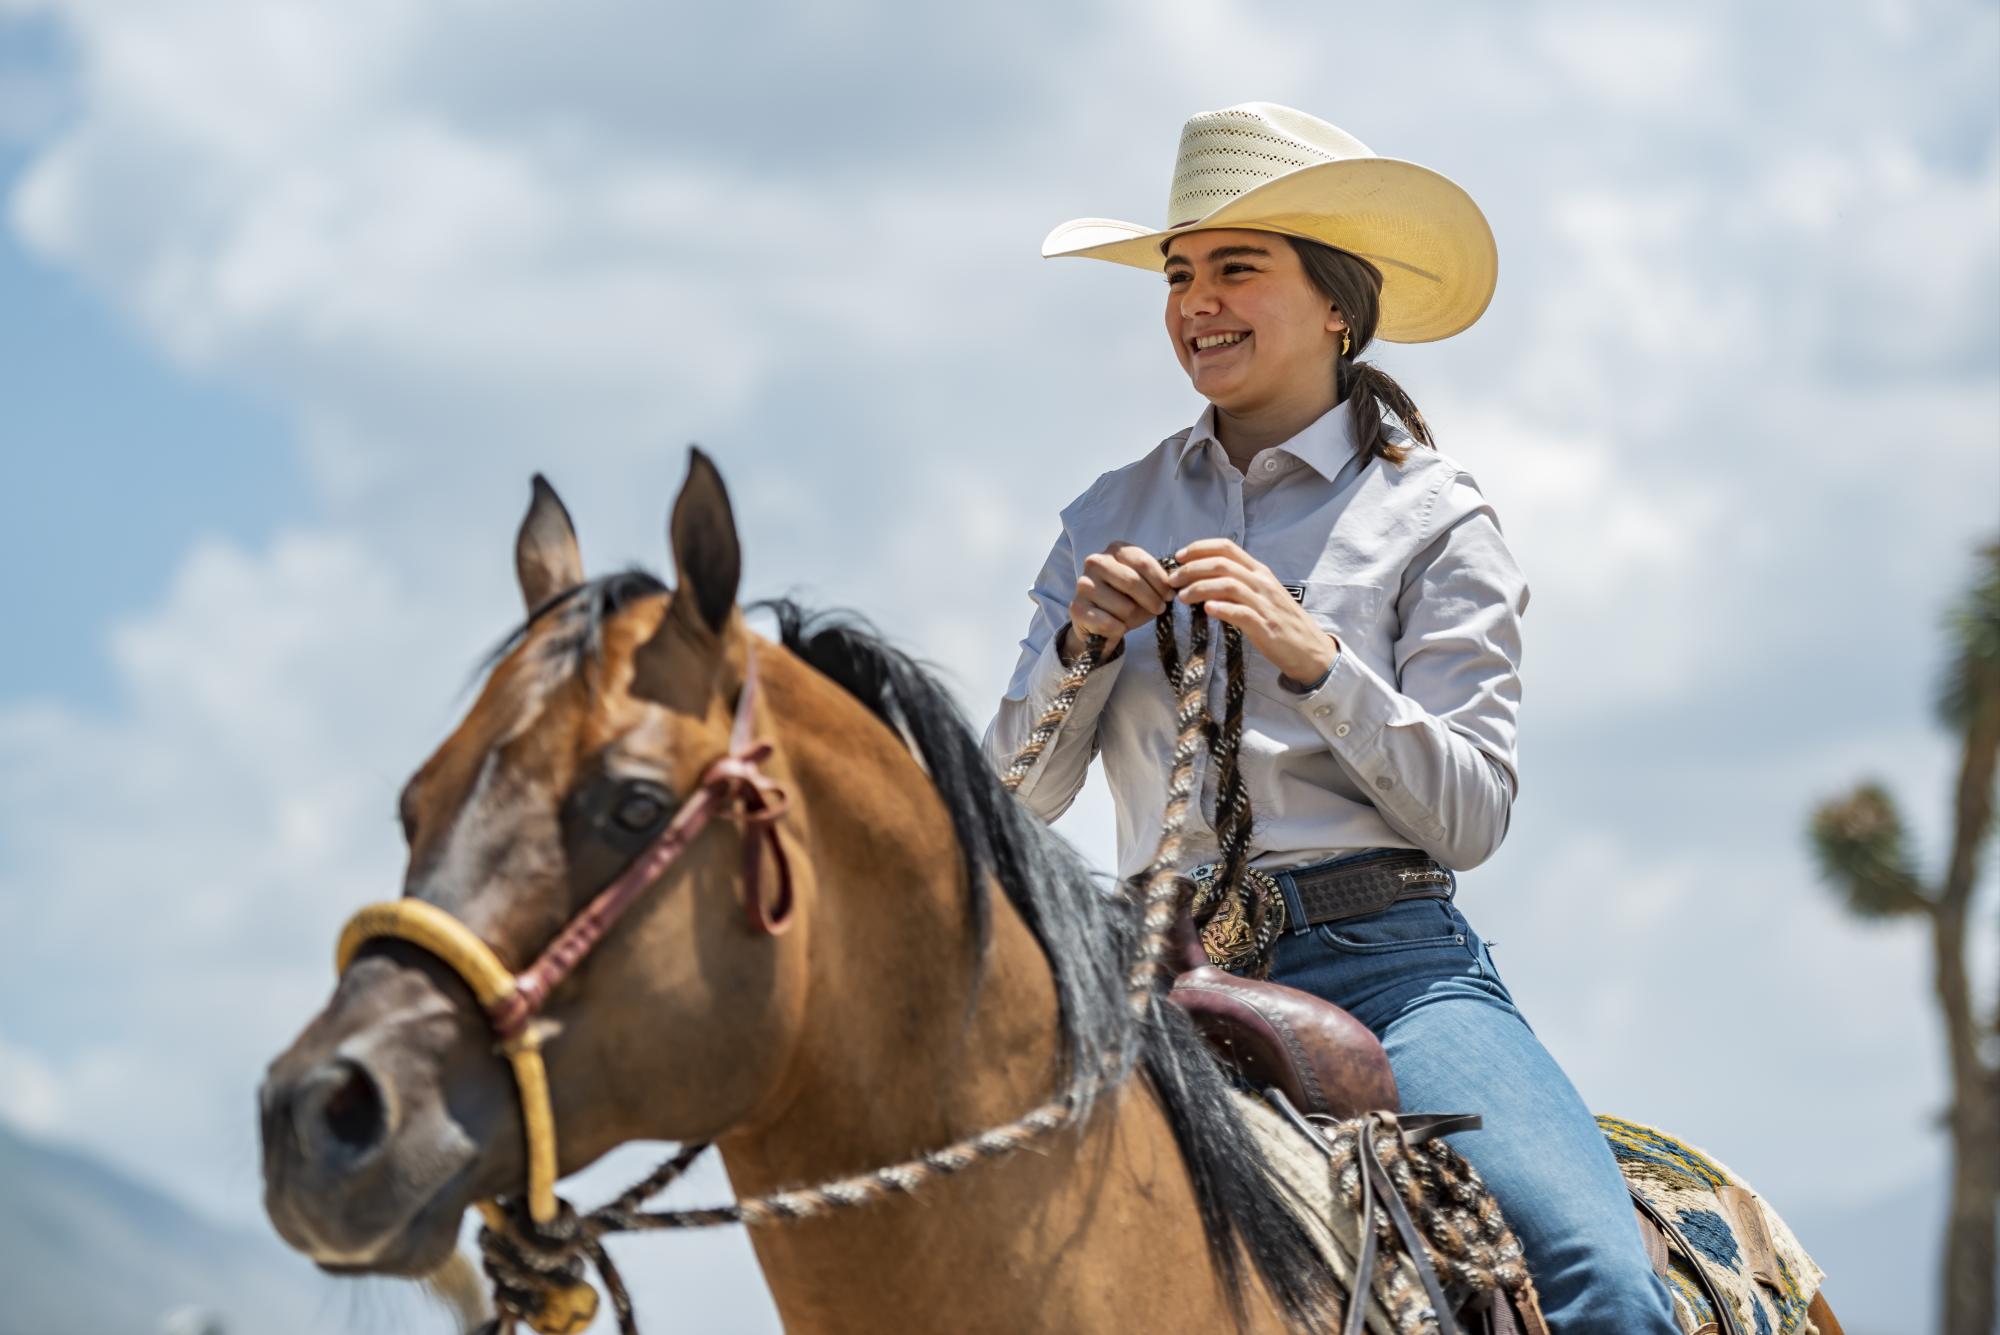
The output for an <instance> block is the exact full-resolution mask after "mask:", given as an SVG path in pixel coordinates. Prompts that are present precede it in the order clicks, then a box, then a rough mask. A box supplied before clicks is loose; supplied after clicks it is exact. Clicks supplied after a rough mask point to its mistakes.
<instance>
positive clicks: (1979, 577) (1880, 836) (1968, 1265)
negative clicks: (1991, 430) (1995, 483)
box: [1812, 541, 2000, 1335]
mask: <svg viewBox="0 0 2000 1335" xmlns="http://www.w3.org/2000/svg"><path fill="white" fill-rule="evenodd" d="M1946 628H1947V633H1948V635H1949V637H1950V653H1951V657H1950V660H1949V663H1948V664H1947V669H1946V672H1945V676H1944V681H1943V684H1942V688H1941V689H1940V690H1939V691H1938V696H1937V714H1938V719H1939V721H1940V722H1942V723H1943V724H1944V726H1945V727H1947V728H1949V729H1951V731H1952V735H1953V736H1954V737H1958V738H1962V739H1963V741H1964V753H1963V757H1962V759H1961V761H1960V764H1959V771H1958V794H1957V806H1956V809H1955V811H1954V812H1953V827H1952V839H1951V856H1950V858H1949V860H1948V861H1947V862H1946V864H1945V868H1944V873H1943V875H1942V877H1941V878H1939V879H1936V880H1931V879H1928V878H1926V877H1924V876H1923V875H1922V874H1921V873H1920V872H1919V871H1918V870H1917V867H1916V865H1915V860H1914V858H1913V857H1912V854H1911V852H1910V846H1909V840H1908V838H1907V837H1906V835H1905V833H1904V827H1903V818H1902V815H1901V814H1900V813H1899V812H1898V810H1897V808H1896V802H1895V799H1894V798H1893V797H1892V796H1891V795H1890V794H1889V792H1888V790H1887V789H1886V788H1884V787H1883V786H1882V785H1881V784H1880V783H1877V782H1872V781H1868V782H1862V783H1860V784H1857V785H1856V786H1855V788H1854V789H1853V790H1852V791H1851V792H1849V793H1848V794H1846V795H1845V796H1843V797H1838V798H1834V799H1832V800H1830V801H1827V802H1823V803H1821V804H1820V806H1819V807H1818V808H1817V809H1816V810H1815V811H1814V812H1813V817H1812V845H1813V851H1814V853H1815V854H1816V855H1817V858H1818V861H1819V867H1820V873H1821V875H1822V876H1823V877H1824V878H1825V880H1826V881H1827V882H1828V883H1829V884H1830V885H1832V886H1833V887H1834V888H1835V889H1836V890H1838V891H1839V892H1840V893H1841V895H1842V896H1843V897H1844V898H1845V900H1846V902H1847V905H1848V907H1849V908H1850V909H1852V910H1853V911H1854V912H1855V913H1856V914H1859V915H1860V916H1862V917H1864V918H1893V917H1909V918H1921V919H1925V920H1927V921H1928V922H1929V924H1930V928H1931V944H1932V957H1933V965H1932V970H1933V981H1934V983H1935V986H1936V990H1937V999H1938V1005H1939V1007H1940V1008H1941V1009H1942V1011H1943V1013H1944V1031H1945V1043H1946V1047H1947V1049H1948V1051H1949V1054H1950V1058H1951V1106H1950V1108H1949V1109H1948V1116H1947V1118H1946V1122H1947V1125H1948V1127H1949V1129H1950V1132H1951V1149H1952V1175H1951V1206H1950V1213H1949V1216H1948V1219H1947V1225H1946V1233H1945V1248H1944V1275H1943V1278H1944V1322H1943V1327H1942V1328H1943V1330H1944V1331H1945V1335H1993V1331H1994V1330H1995V1326H1994V1316H1995V1295H1994V1267H1995V1262H1996V1251H1995V1243H1996V1239H1995V1227H1996V1215H2000V1013H1996V1014H1994V1015H1988V1016H1984V1017H1981V1016H1980V1015H1978V1014H1977V1013H1976V1010H1975V1004H1974V1001H1973V990H1972V980H1971V978H1970V977H1969V975H1968V973H1967V970H1966V962H1965V958H1966V945H1965V927H1966V922H1967V920H1968V918H1970V916H1971V910H1972V903H1973V896H1974V893H1975V890H1976V888H1977V887H1976V885H1975V882H1976V880H1977V879H1978V871H1979V865H1980V854H1981V852H1982V851H1983V850H1984V848H1985V844H1986V840H1987V837H1988V835H1990V834H1991V833H1992V831H1993V777H1994V762H1995V759H1996V757H2000V541H1995V542H1993V543H1990V544H1988V545H1987V546H1986V547H1984V548H1982V549H1981V551H1980V553H1979V564H1978V568H1977V572H1976V574H1975V575H1974V578H1973V582H1972V587H1971V588H1970V589H1969V590H1968V591H1967V592H1966V594H1965V595H1964V597H1963V598H1962V599H1960V601H1959V602H1958V603H1957V605H1956V606H1954V607H1953V608H1952V610H1951V613H1950V616H1949V617H1948V619H1947V622H1946ZM1996 1012H2000V1007H1996Z"/></svg>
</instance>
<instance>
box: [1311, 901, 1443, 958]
mask: <svg viewBox="0 0 2000 1335" xmlns="http://www.w3.org/2000/svg"><path fill="white" fill-rule="evenodd" d="M1313 932H1314V934H1315V935H1317V936H1318V937H1319V939H1320V940H1321V941H1323V942H1324V943H1326V944H1327V945H1328V946H1331V947H1332V948H1333V949H1335V950H1339V951H1344V952H1346V953H1348V954H1354V955H1382V954H1387V953H1389V952H1391V951H1398V950H1454V951H1458V952H1460V953H1463V954H1467V955H1469V956H1472V958H1473V959H1474V960H1475V961H1476V960H1477V956H1476V955H1472V947H1471V944H1470V941H1471V938H1470V935H1469V934H1468V933H1467V931H1466V927H1465V922H1464V920H1463V919H1462V918H1460V917H1459V916H1458V914H1457V913H1456V912H1454V911H1453V910H1452V907H1451V905H1450V904H1449V903H1448V902H1446V901H1445V900H1442V899H1412V900H1405V901H1404V902H1403V903H1401V904H1391V905H1390V906H1389V907H1388V908H1386V909H1382V910H1380V911H1379V912H1376V913H1366V914H1362V915H1361V916H1360V917H1356V918H1341V919H1339V920H1338V921H1336V922H1328V923H1321V924H1320V925H1319V926H1318V927H1315V928H1313Z"/></svg>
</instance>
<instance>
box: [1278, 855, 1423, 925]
mask: <svg viewBox="0 0 2000 1335" xmlns="http://www.w3.org/2000/svg"><path fill="white" fill-rule="evenodd" d="M1271 877H1272V879H1273V880H1275V881H1277V882H1278V885H1279V888H1280V889H1283V890H1288V891H1289V893H1287V894H1286V896H1285V898H1286V900H1287V903H1286V909H1287V910H1288V916H1294V917H1295V916H1296V915H1297V911H1298V910H1304V920H1303V921H1302V922H1300V921H1295V922H1293V923H1292V924H1291V926H1292V929H1293V930H1294V931H1303V930H1305V929H1306V928H1307V927H1316V926H1318V925H1319V924H1321V923H1325V922H1338V921H1339V920H1340V919H1342V918H1358V917H1360V916H1361V915H1362V914H1364V913H1379V912H1381V911H1382V910H1383V909H1386V908H1388V907H1389V906H1390V905H1391V904H1396V903H1400V902H1401V901H1403V900H1405V899H1447V900H1448V899H1450V898H1451V897H1452V895H1453V893H1454V892H1455V891H1456V889H1457V887H1458V881H1457V878H1456V877H1454V876H1453V875H1452V872H1451V869H1450V868H1449V867H1447V866H1445V865H1444V864H1443V863H1442V862H1439V861H1438V860H1437V859H1436V858H1434V857H1432V856H1431V855H1430V854H1428V853H1425V852H1422V851H1420V850H1418V849H1414V848H1411V849H1399V850H1397V851H1396V853H1395V854H1393V855H1388V856H1382V857H1373V858H1368V859H1365V860H1362V861H1355V862H1337V863H1336V865H1328V864H1327V863H1323V862H1322V863H1316V864H1314V865H1312V866H1309V867H1292V868H1288V869H1286V870H1284V871H1278V872H1272V873H1271Z"/></svg>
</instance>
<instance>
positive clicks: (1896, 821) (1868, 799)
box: [1812, 781, 1931, 918]
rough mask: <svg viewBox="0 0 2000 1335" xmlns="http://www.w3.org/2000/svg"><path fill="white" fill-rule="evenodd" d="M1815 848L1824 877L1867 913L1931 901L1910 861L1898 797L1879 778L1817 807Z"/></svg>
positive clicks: (1917, 907)
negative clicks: (1896, 799) (1896, 798)
mask: <svg viewBox="0 0 2000 1335" xmlns="http://www.w3.org/2000/svg"><path fill="white" fill-rule="evenodd" d="M1812 845H1813V852H1814V853H1815V854H1816V855H1817V856H1818V860H1819V870H1820V877H1821V879H1823V880H1824V881H1826V882H1827V883H1828V884H1829V885H1831V886H1832V887H1833V888H1834V889H1835V890H1837V891H1839V892H1840V893H1841V894H1842V895H1843V896H1844V897H1845V898H1846V900H1847V906H1848V907H1849V908H1850V909H1852V910H1853V911H1854V912H1855V913H1856V914H1858V915H1859V916H1861V917H1863V918H1893V917H1899V916H1901V915H1904V914H1909V913H1921V912H1924V911H1926V910H1928V909H1929V908H1930V907H1931V900H1930V897H1929V896H1928V895H1927V894H1925V893H1924V888H1923V886H1922V884H1921V883H1920V882H1919V881H1918V880H1917V876H1916V872H1915V871H1914V870H1913V869H1912V868H1911V865H1910V854H1909V840H1908V838H1907V836H1906V835H1905V833H1904V830H1903V817H1902V814H1901V813H1900V812H1899V811H1897V810H1896V801H1895V799H1894V798H1892V797H1891V796H1890V795H1889V792H1888V790H1887V789H1885V788H1884V787H1883V786H1882V785H1881V784H1879V783H1876V782H1873V781H1869V782H1865V783H1861V784H1859V785H1857V786H1856V787H1855V789H1854V791H1853V792H1851V793H1849V794H1848V795H1847V796H1845V797H1840V798H1834V799H1832V800H1829V801H1826V802H1822V803H1821V804H1820V805H1819V808H1818V809H1817V810H1816V811H1814V812H1813V819H1812Z"/></svg>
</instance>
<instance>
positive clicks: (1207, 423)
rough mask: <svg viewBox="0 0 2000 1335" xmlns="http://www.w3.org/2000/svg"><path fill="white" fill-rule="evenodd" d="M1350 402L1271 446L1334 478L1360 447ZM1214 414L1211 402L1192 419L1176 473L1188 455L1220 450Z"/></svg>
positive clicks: (1340, 404)
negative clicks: (1286, 439) (1205, 450)
mask: <svg viewBox="0 0 2000 1335" xmlns="http://www.w3.org/2000/svg"><path fill="white" fill-rule="evenodd" d="M1353 403H1354V399H1353V396H1352V395H1350V396H1348V397H1347V398H1345V399H1342V400H1341V401H1340V402H1339V403H1336V404H1335V405H1334V406H1333V407H1331V408H1329V409H1327V410H1326V411H1325V412H1323V413H1321V414H1320V415H1319V416H1318V417H1316V418H1314V419H1313V420H1312V421H1311V422H1309V423H1308V424H1307V425H1306V427H1305V429H1304V430H1303V431H1301V432H1299V434H1297V435H1296V436H1293V437H1292V438H1291V439H1290V440H1288V441H1285V442H1283V443H1282V444H1279V445H1277V446H1276V447H1274V448H1277V449H1280V450H1283V451H1285V453H1287V454H1290V455H1292V456H1294V457H1296V458H1299V459H1303V460H1304V461H1305V462H1307V463H1309V464H1311V465H1312V466H1313V469H1314V470H1315V471H1316V472H1318V473H1319V475H1320V476H1321V477H1323V478H1325V479H1326V480H1327V481H1329V482H1331V481H1333V479H1334V478H1335V477H1336V476H1337V475H1338V474H1339V473H1340V470H1341V467H1342V465H1344V464H1346V462H1347V461H1348V460H1349V459H1350V458H1352V457H1353V456H1354V452H1355V450H1356V449H1357V448H1359V443H1358V441H1357V440H1356V439H1355V432H1354V409H1353ZM1215 417H1216V408H1215V405H1214V404H1213V403H1210V404H1208V405H1206V406H1205V407H1203V409H1202V410H1201V416H1200V417H1197V418H1196V419H1195V423H1194V426H1192V427H1191V428H1189V430H1188V435H1187V440H1186V441H1185V442H1184V443H1183V444H1182V445H1181V453H1180V459H1179V460H1178V461H1177V462H1176V463H1175V465H1174V472H1175V474H1176V475H1178V474H1179V473H1180V471H1181V470H1182V469H1184V468H1186V467H1187V461H1188V457H1189V456H1190V455H1192V454H1194V453H1196V452H1197V451H1199V450H1202V449H1205V448H1207V447H1208V446H1210V445H1213V446H1214V447H1215V450H1216V453H1218V454H1220V453H1221V452H1222V441H1221V439H1220V438H1219V437H1217V436H1216V434H1215Z"/></svg>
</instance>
